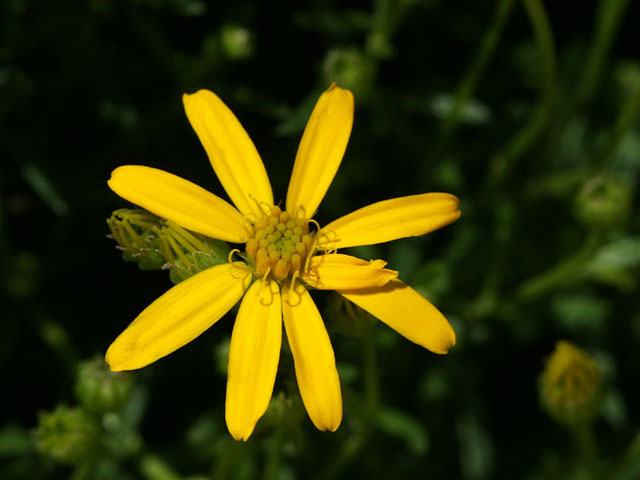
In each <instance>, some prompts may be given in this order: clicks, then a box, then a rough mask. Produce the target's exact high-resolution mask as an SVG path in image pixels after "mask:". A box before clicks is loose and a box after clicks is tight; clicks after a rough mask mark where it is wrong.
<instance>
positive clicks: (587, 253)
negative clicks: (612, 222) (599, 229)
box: [516, 233, 600, 300]
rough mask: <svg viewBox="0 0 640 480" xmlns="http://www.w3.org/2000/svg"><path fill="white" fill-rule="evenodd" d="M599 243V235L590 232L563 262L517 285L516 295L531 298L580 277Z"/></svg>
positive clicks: (523, 298) (526, 298) (521, 297)
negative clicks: (579, 246) (578, 247)
mask: <svg viewBox="0 0 640 480" xmlns="http://www.w3.org/2000/svg"><path fill="white" fill-rule="evenodd" d="M599 243H600V236H599V235H598V234H596V233H591V234H589V235H588V236H587V238H586V240H585V242H584V244H583V245H582V247H581V248H580V249H579V250H578V251H577V252H576V253H575V254H574V255H572V256H571V257H569V258H568V259H567V260H565V261H564V262H562V263H560V264H558V265H556V266H554V267H553V268H551V269H550V270H547V271H546V272H543V273H541V274H539V275H536V276H535V277H533V278H531V279H529V280H527V281H525V282H524V283H522V284H521V285H520V287H518V289H517V294H516V295H517V296H518V298H520V299H521V300H532V299H534V298H536V297H539V296H540V295H542V294H544V293H546V292H548V291H550V290H553V289H554V288H556V287H558V286H561V285H566V284H568V283H570V282H572V281H577V280H579V279H580V274H581V271H582V268H583V267H584V266H585V264H586V262H587V261H588V260H589V259H590V258H591V257H592V255H593V253H594V252H595V250H596V248H597V247H598V245H599Z"/></svg>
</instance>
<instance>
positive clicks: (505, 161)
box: [489, 0, 556, 185]
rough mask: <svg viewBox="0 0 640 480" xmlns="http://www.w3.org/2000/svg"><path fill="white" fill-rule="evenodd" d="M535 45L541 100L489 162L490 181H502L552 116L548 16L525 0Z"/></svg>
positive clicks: (553, 62) (531, 0) (553, 90)
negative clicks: (538, 55)
mask: <svg viewBox="0 0 640 480" xmlns="http://www.w3.org/2000/svg"><path fill="white" fill-rule="evenodd" d="M523 3H524V7H525V10H526V12H527V15H528V17H529V21H530V22H531V26H532V28H533V34H534V37H535V40H536V44H537V46H538V49H539V50H540V52H541V53H542V69H543V84H542V91H541V94H540V100H539V102H538V106H537V107H536V110H535V112H534V114H533V115H532V117H531V120H530V121H529V122H528V123H527V124H526V125H525V126H524V127H522V128H521V129H520V130H519V131H518V132H517V133H516V134H515V136H513V137H512V139H511V141H510V142H509V143H508V144H507V145H506V146H505V147H504V149H503V150H502V151H501V152H499V153H498V154H496V155H495V156H494V157H493V158H492V159H491V162H490V168H489V183H490V184H493V185H495V184H496V183H500V182H502V181H503V180H504V179H505V178H506V176H507V175H508V174H509V172H510V170H511V168H512V167H513V164H514V162H515V160H517V159H518V158H519V157H521V156H522V155H523V154H524V153H525V152H526V151H527V150H529V148H531V146H532V145H533V144H534V143H535V142H536V140H537V139H538V138H539V137H540V135H541V134H542V133H543V132H544V131H545V129H546V127H547V124H548V123H549V121H550V120H551V118H552V114H553V109H554V105H555V98H556V56H555V47H554V40H553V34H552V32H551V27H550V25H549V19H548V17H547V13H546V11H545V9H544V5H543V4H542V2H541V1H540V0H524V2H523Z"/></svg>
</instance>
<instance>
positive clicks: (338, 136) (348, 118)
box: [287, 83, 353, 218]
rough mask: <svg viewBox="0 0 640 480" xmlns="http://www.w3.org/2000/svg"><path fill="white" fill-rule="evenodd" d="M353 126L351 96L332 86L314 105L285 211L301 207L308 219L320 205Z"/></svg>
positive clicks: (295, 167)
mask: <svg viewBox="0 0 640 480" xmlns="http://www.w3.org/2000/svg"><path fill="white" fill-rule="evenodd" d="M352 124H353V95H352V94H351V92H350V91H349V90H343V89H342V88H339V87H337V86H336V84H335V83H334V84H333V85H331V87H329V89H328V90H327V91H326V92H324V93H323V94H322V95H321V96H320V99H319V100H318V103H316V106H315V108H314V109H313V112H312V113H311V117H310V118H309V121H308V122H307V127H306V128H305V130H304V134H303V135H302V140H301V141H300V146H299V147H298V154H297V155H296V161H295V164H294V166H293V173H292V174H291V181H290V182H289V191H288V192H287V211H288V212H290V213H297V212H298V209H299V208H300V207H302V208H303V209H304V214H305V215H306V217H307V218H311V217H313V214H314V213H315V211H316V210H317V208H318V205H320V202H321V201H322V198H323V197H324V194H325V193H326V192H327V189H328V188H329V185H331V182H332V181H333V177H334V176H335V174H336V172H337V171H338V167H339V166H340V162H341V161H342V157H343V155H344V151H345V149H346V148H347V143H348V142H349V135H350V134H351V125H352Z"/></svg>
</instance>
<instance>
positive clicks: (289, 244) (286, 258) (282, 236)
mask: <svg viewBox="0 0 640 480" xmlns="http://www.w3.org/2000/svg"><path fill="white" fill-rule="evenodd" d="M270 208H271V211H270V213H269V214H265V215H263V216H262V217H260V218H259V219H258V220H257V221H256V222H255V223H254V224H253V238H251V239H249V240H248V241H247V245H246V252H247V256H248V257H249V259H250V260H251V262H252V263H253V266H254V272H255V274H256V275H257V276H259V277H268V276H269V275H272V277H273V279H274V280H277V281H281V280H284V279H286V278H291V277H293V276H294V274H297V275H296V276H298V275H300V273H301V270H302V269H303V268H304V267H305V264H306V260H307V257H308V256H309V255H311V254H312V250H313V246H314V245H313V243H314V241H313V240H314V236H315V232H310V231H309V220H307V219H306V218H294V217H293V216H292V215H291V214H290V213H289V212H283V211H282V210H281V209H280V207H278V206H272V207H270Z"/></svg>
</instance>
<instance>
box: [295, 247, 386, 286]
mask: <svg viewBox="0 0 640 480" xmlns="http://www.w3.org/2000/svg"><path fill="white" fill-rule="evenodd" d="M386 264H387V262H385V261H384V260H372V261H370V262H367V261H365V260H361V259H360V258H356V257H351V256H349V255H342V254H340V253H336V254H331V255H329V254H328V255H316V256H315V257H313V258H312V259H311V262H310V263H309V271H308V272H306V273H304V274H303V275H302V279H303V280H304V281H305V282H306V283H307V284H308V285H310V286H312V287H314V288H318V289H321V290H345V289H357V288H367V287H381V286H382V285H384V284H386V283H387V282H389V280H391V279H393V278H396V277H397V276H398V272H396V271H394V270H388V269H386V268H384V266H385V265H386Z"/></svg>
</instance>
